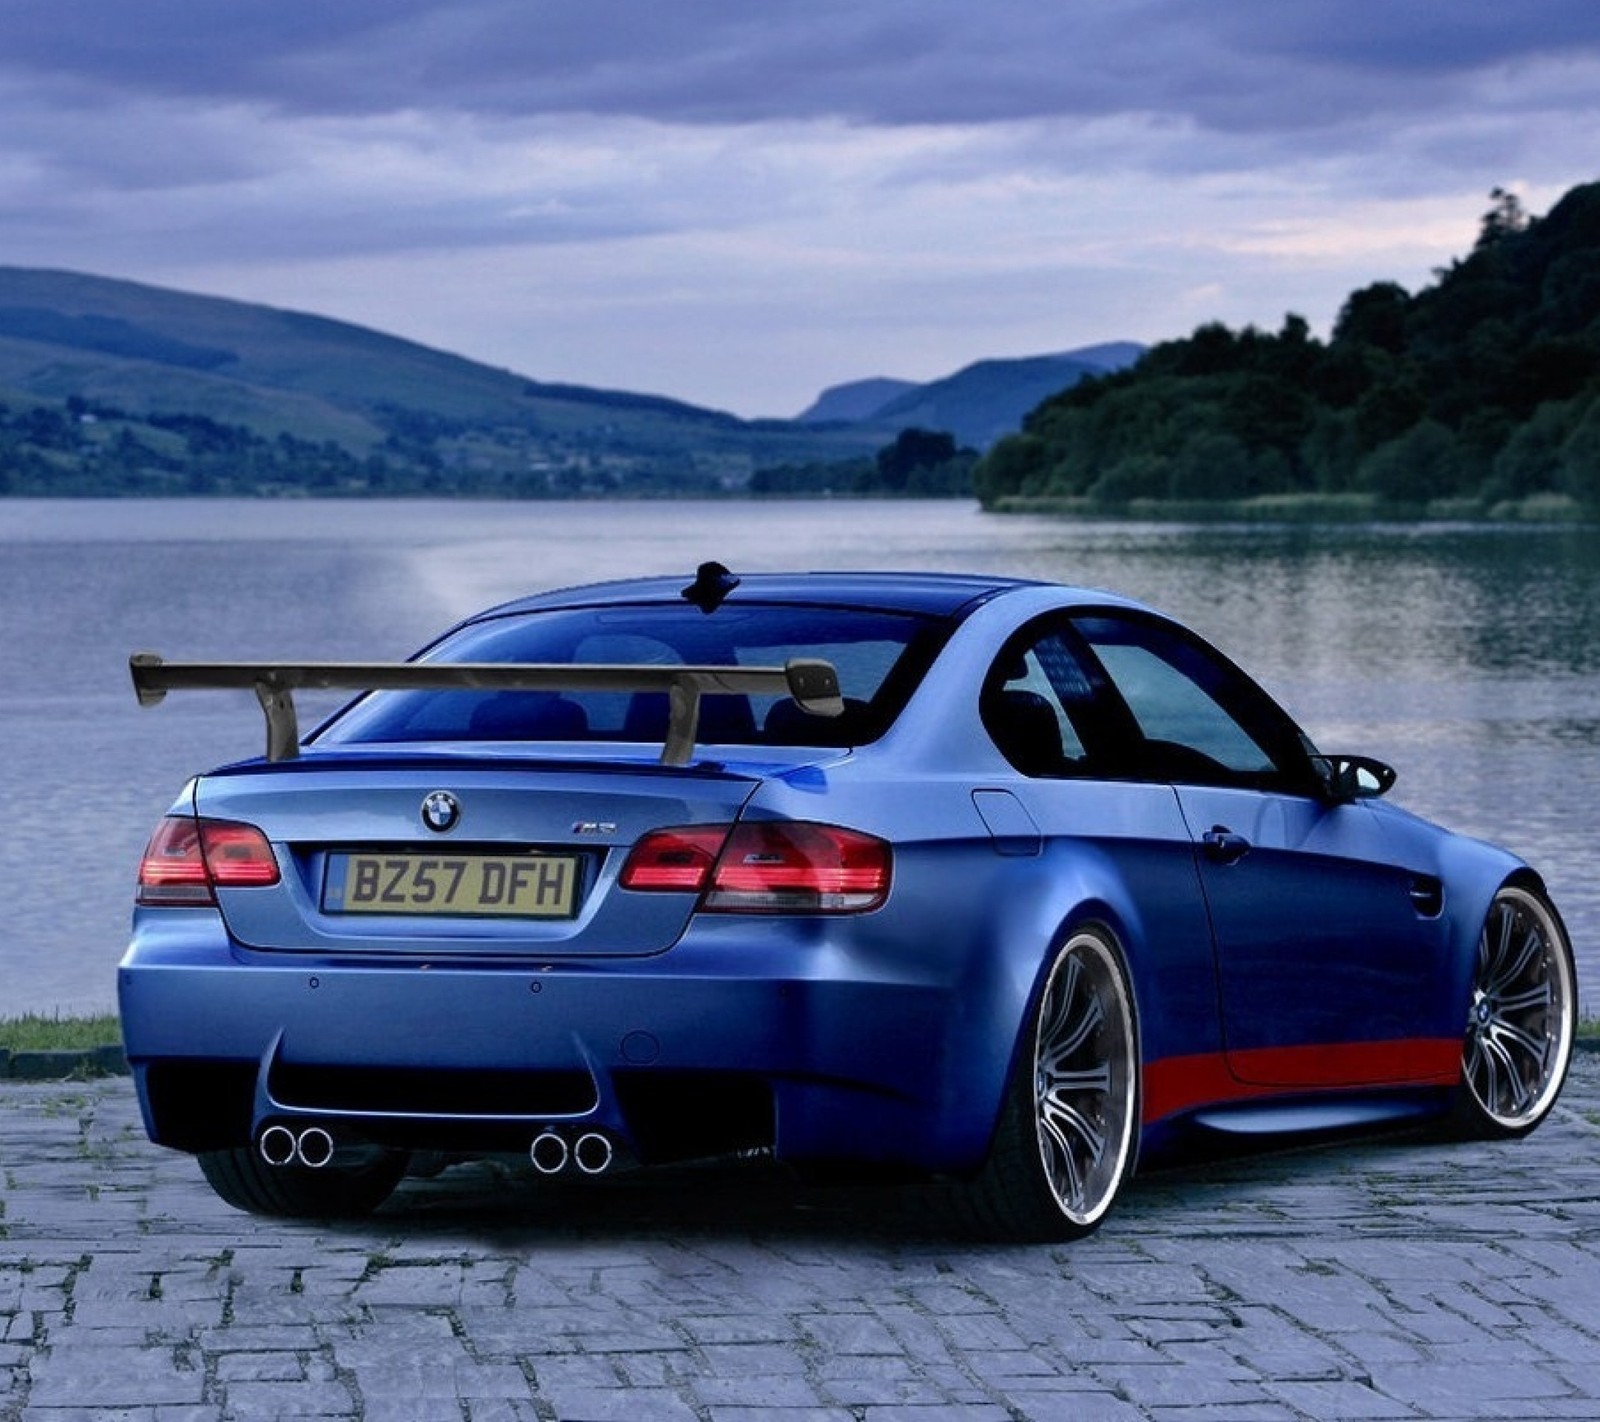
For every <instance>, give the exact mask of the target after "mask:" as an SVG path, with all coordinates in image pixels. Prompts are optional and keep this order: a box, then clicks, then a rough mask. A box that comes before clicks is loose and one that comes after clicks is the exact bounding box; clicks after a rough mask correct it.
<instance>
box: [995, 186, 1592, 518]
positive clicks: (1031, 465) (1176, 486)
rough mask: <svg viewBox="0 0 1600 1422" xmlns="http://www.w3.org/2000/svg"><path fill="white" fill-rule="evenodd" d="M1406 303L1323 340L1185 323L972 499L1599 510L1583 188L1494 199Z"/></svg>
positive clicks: (1039, 427)
mask: <svg viewBox="0 0 1600 1422" xmlns="http://www.w3.org/2000/svg"><path fill="white" fill-rule="evenodd" d="M1491 200H1492V203H1493V205H1492V207H1491V208H1490V210H1489V212H1488V213H1487V214H1486V215H1485V217H1484V218H1483V221H1482V224H1481V227H1480V230H1479V235H1478V238H1477V241H1476V244H1475V245H1474V247H1473V248H1472V250H1471V252H1470V253H1468V254H1467V255H1466V256H1465V257H1463V258H1459V259H1457V260H1455V261H1454V262H1452V263H1451V265H1450V266H1449V267H1448V268H1444V269H1441V270H1439V271H1437V272H1435V274H1434V275H1435V280H1434V282H1433V284H1432V285H1430V286H1428V287H1427V288H1425V289H1424V290H1422V291H1419V292H1417V293H1415V294H1412V293H1410V292H1408V291H1406V290H1405V289H1404V288H1403V287H1402V286H1400V285H1398V284H1397V283H1394V282H1377V283H1374V284H1373V285H1371V286H1368V287H1365V288H1363V289H1362V290H1359V291H1356V292H1354V293H1352V295H1351V296H1350V297H1349V299H1348V300H1347V301H1346V302H1345V303H1344V306H1343V307H1342V309H1341V310H1340V312H1339V315H1338V318H1337V320H1336V322H1335V323H1334V327H1333V331H1332V334H1331V338H1330V339H1329V340H1327V341H1321V340H1318V339H1317V338H1316V337H1314V336H1313V335H1312V334H1311V331H1310V327H1309V325H1308V323H1307V322H1306V321H1305V320H1304V319H1303V318H1302V317H1300V316H1297V315H1292V314H1291V315H1289V316H1287V317H1286V318H1285V319H1284V322H1283V325H1282V327H1281V329H1279V330H1278V331H1277V332H1273V333H1269V332H1263V331H1260V330H1258V329H1256V328H1255V327H1253V326H1247V327H1245V328H1244V329H1243V330H1238V331H1235V330H1231V329H1229V328H1228V327H1227V326H1225V325H1223V324H1220V323H1212V324H1208V325H1204V326H1201V327H1199V328H1198V329H1197V330H1195V331H1194V332H1193V333H1192V334H1191V335H1189V336H1187V337H1185V338H1182V339H1179V340H1173V341H1168V342H1164V343H1162V344H1160V345H1157V346H1154V347H1152V348H1151V349H1150V350H1149V351H1148V352H1146V354H1145V355H1144V356H1143V357H1142V358H1141V359H1140V361H1139V362H1138V363H1137V364H1136V365H1134V366H1132V367H1130V368H1128V369H1126V370H1123V371H1119V372H1116V373H1114V374H1109V375H1105V376H1098V377H1091V378H1089V379H1086V380H1084V381H1083V382H1081V383H1080V384H1078V385H1075V386H1073V387H1072V388H1071V389H1068V390H1066V391H1063V392H1062V393H1061V394H1059V395H1056V396H1054V397H1052V398H1051V399H1050V400H1047V401H1046V402H1045V403H1043V404H1042V405H1040V406H1039V407H1038V408H1037V409H1036V410H1034V411H1033V413H1032V414H1030V415H1029V416H1028V417H1027V419H1026V421H1025V423H1024V427H1023V429H1022V431H1021V432H1020V433H1019V434H1016V435H1012V436H1009V437H1007V438H1005V439H1002V440H1001V441H1000V442H999V443H998V444H996V445H995V446H994V447H993V448H992V449H991V450H990V451H989V453H988V454H987V455H986V456H985V457H984V458H983V459H982V460H981V461H979V463H978V464H977V466H976V469H975V470H974V489H975V491H976V492H977V494H978V496H979V497H980V498H981V499H982V500H983V502H984V503H985V504H986V505H989V506H995V505H999V504H1002V503H1004V502H1005V501H1007V500H1012V499H1018V498H1021V499H1027V498H1034V497H1038V498H1046V499H1068V500H1074V501H1082V502H1084V503H1086V504H1089V505H1105V506H1111V507H1115V506H1119V505H1126V504H1127V503H1129V502H1131V501H1133V500H1146V499H1149V500H1182V501H1203V500H1225V499H1226V500H1234V499H1248V498H1253V497H1256V496H1260V495H1294V494H1334V495H1338V494H1361V495H1365V496H1369V497H1372V498H1375V499H1377V500H1379V501H1381V502H1383V503H1385V504H1392V505H1394V506H1396V507H1397V508H1398V507H1414V506H1419V505H1427V504H1429V503H1432V502H1435V501H1440V500H1445V501H1450V500H1456V501H1462V502H1467V501H1470V502H1471V503H1473V504H1476V505H1479V506H1486V507H1492V506H1495V505H1498V504H1501V503H1503V502H1505V501H1508V500H1527V499H1529V498H1536V497H1538V496H1546V495H1564V496H1567V497H1570V498H1571V499H1575V500H1577V501H1579V502H1580V503H1583V504H1590V505H1593V504H1600V183H1596V184H1589V185H1586V186H1583V187H1579V188H1575V189H1573V190H1572V191H1571V192H1569V193H1568V194H1567V195H1566V196H1565V197H1564V198H1562V200H1561V201H1560V202H1559V203H1558V204H1557V205H1556V206H1555V207H1554V208H1552V209H1551V211H1550V212H1549V213H1548V214H1547V215H1546V216H1545V217H1543V218H1538V219H1535V218H1533V217H1530V216H1529V215H1528V214H1527V213H1526V212H1525V211H1524V210H1523V208H1522V205H1521V203H1520V202H1519V201H1518V199H1517V198H1516V197H1515V196H1514V195H1512V194H1510V193H1508V192H1505V191H1503V190H1500V189H1496V190H1495V192H1494V193H1493V194H1492V195H1491Z"/></svg>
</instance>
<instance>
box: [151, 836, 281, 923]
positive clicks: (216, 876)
mask: <svg viewBox="0 0 1600 1422" xmlns="http://www.w3.org/2000/svg"><path fill="white" fill-rule="evenodd" d="M277 882H278V861H277V859H276V858H275V857H274V856H273V853H272V846H271V844H269V843H268V842H267V837H266V835H264V834H262V833H261V831H260V830H258V829H257V828H256V827H255V826H254V825H240V824H233V823H231V822H229V821H227V820H196V819H190V818H189V817H188V816H186V815H173V816H170V817H169V818H167V819H164V820H162V822H161V823H160V824H159V825H158V826H157V827H156V832H155V833H154V834H153V835H151V836H150V843H149V844H148V845H147V846H146V847H145V851H144V859H143V860H142V861H140V864H139V902H140V903H141V904H150V905H156V906H162V907H168V908H170V907H173V906H178V905H207V904H214V903H216V901H217V899H216V893H215V890H216V889H217V888H218V887H221V888H229V889H231V888H250V887H260V886H265V885H268V884H276V883H277Z"/></svg>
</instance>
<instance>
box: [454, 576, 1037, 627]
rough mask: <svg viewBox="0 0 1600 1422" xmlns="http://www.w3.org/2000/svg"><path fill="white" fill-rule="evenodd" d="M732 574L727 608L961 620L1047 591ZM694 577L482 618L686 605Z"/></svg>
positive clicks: (524, 601) (1014, 581) (528, 602)
mask: <svg viewBox="0 0 1600 1422" xmlns="http://www.w3.org/2000/svg"><path fill="white" fill-rule="evenodd" d="M734 576H736V577H737V578H738V579H739V581H738V584H737V586H736V587H734V588H733V589H732V590H731V591H729V592H728V593H727V595H726V598H725V601H726V603H727V604H728V605H729V606H733V605H736V604H738V603H740V602H765V603H774V602H777V603H796V604H803V605H807V606H813V607H815V606H831V607H857V608H867V609H871V610H874V611H882V612H909V613H922V614H927V615H933V616H943V617H952V616H964V615H965V614H967V613H969V612H971V611H972V609H973V608H975V607H977V606H979V605H981V604H982V603H985V602H988V601H989V600H990V599H992V598H995V597H998V596H999V595H1000V594H1002V593H1005V592H1008V591H1011V590H1013V589H1016V588H1027V587H1046V586H1049V584H1045V583H1040V582H1036V581H1031V580H1028V579H1023V578H1007V577H987V576H982V575H977V574H970V573H922V572H813V573H735V574H734ZM694 580H695V577H694V574H692V573H690V574H687V575H686V574H682V573H680V574H678V575H676V576H673V577H655V578H626V579H621V580H617V581H614V582H604V583H588V584H585V585H583V586H580V587H570V588H558V589H555V590H553V591H551V592H544V593H536V594H534V595H532V596H529V597H524V598H518V599H516V600H515V601H513V602H507V603H502V604H501V605H500V606H498V607H494V608H490V609H488V610H487V611H485V612H482V613H480V614H478V617H479V618H486V617H503V616H506V615H508V614H515V613H519V612H533V611H540V610H546V609H550V608H558V607H603V606H608V605H613V604H617V603H631V604H635V605H637V604H642V603H668V604H670V603H681V602H683V601H684V590H685V588H687V587H689V586H691V585H692V584H693V582H694ZM1063 591H1065V590H1064V589H1063ZM472 620H474V621H476V620H478V619H477V618H474V619H472Z"/></svg>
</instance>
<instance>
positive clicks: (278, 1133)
mask: <svg viewBox="0 0 1600 1422" xmlns="http://www.w3.org/2000/svg"><path fill="white" fill-rule="evenodd" d="M256 1149H257V1150H259V1151H260V1152H261V1158H262V1159H263V1160H264V1161H266V1163H267V1164H268V1165H277V1166H285V1165H304V1166H306V1167H307V1168H309V1169H311V1170H321V1169H322V1167H323V1166H325V1165H327V1164H328V1163H329V1162H330V1161H331V1160H332V1159H333V1155H334V1144H333V1137H332V1135H330V1134H329V1133H328V1132H327V1131H325V1130H324V1129H323V1128H322V1127H321V1126H306V1127H305V1128H303V1129H302V1130H299V1131H294V1130H291V1129H290V1128H289V1127H288V1126H284V1125H273V1126H268V1127H267V1128H266V1130H264V1131H262V1133H261V1136H260V1138H259V1139H258V1140H257V1141H256Z"/></svg>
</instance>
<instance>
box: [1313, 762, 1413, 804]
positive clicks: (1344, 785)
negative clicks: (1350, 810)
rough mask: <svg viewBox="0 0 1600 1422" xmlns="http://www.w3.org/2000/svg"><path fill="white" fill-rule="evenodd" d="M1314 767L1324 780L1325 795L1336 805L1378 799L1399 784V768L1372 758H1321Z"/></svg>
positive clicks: (1318, 775)
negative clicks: (1397, 774) (1395, 783)
mask: <svg viewBox="0 0 1600 1422" xmlns="http://www.w3.org/2000/svg"><path fill="white" fill-rule="evenodd" d="M1311 764H1312V767H1313V768H1314V769H1315V770H1316V772H1317V777H1318V778H1319V779H1320V780H1321V781H1322V786H1323V793H1324V794H1325V795H1326V796H1327V798H1328V800H1329V801H1330V802H1332V803H1333V804H1336V805H1342V804H1346V803H1348V802H1349V801H1351V800H1375V799H1377V798H1378V796H1380V795H1387V794H1388V793H1389V790H1390V787H1391V786H1393V785H1394V782H1395V774H1396V772H1395V769H1394V767H1393V766H1392V765H1385V764H1384V763H1383V762H1382V761H1381V760H1374V759H1373V758H1372V757H1371V756H1369V755H1318V756H1313V757H1312V758H1311Z"/></svg>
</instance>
